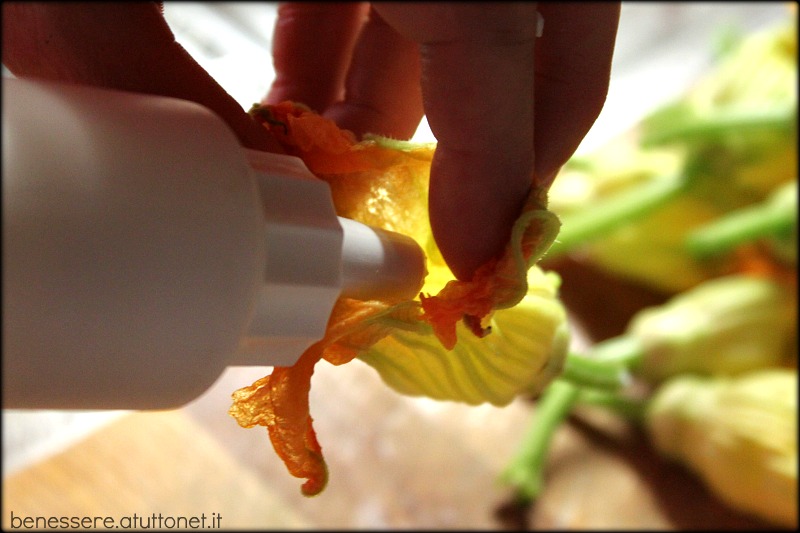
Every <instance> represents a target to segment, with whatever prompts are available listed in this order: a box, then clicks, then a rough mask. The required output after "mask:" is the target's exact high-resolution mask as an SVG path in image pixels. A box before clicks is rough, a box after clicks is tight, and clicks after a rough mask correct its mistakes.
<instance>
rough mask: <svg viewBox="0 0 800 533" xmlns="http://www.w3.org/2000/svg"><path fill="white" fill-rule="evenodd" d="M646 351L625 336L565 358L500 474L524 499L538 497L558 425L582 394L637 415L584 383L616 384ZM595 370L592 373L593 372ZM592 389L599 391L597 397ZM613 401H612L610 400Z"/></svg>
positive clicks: (617, 399) (612, 396) (632, 406)
mask: <svg viewBox="0 0 800 533" xmlns="http://www.w3.org/2000/svg"><path fill="white" fill-rule="evenodd" d="M643 353H644V350H643V348H642V346H641V344H640V343H639V342H638V341H637V340H636V339H633V338H629V337H626V336H620V337H615V338H612V339H608V340H606V341H603V342H601V343H598V344H596V345H595V346H594V348H593V349H592V351H591V357H587V356H581V355H577V354H570V355H569V356H568V357H567V362H566V363H565V373H564V374H563V375H562V377H560V378H559V379H556V380H555V381H553V382H552V383H551V384H550V385H549V386H548V387H547V388H546V389H545V391H544V393H543V394H542V396H541V397H540V398H539V401H538V402H537V404H536V411H535V413H534V419H533V421H532V423H531V424H530V425H529V426H528V429H527V431H526V433H525V435H523V439H522V443H521V444H520V446H519V448H518V451H517V453H516V455H515V456H514V457H513V458H512V460H511V461H510V463H509V465H508V467H507V468H506V469H505V471H504V472H503V474H502V475H501V479H502V480H503V481H504V482H505V483H507V484H509V485H511V486H512V487H513V488H514V489H515V491H516V493H517V496H518V498H519V499H520V500H521V501H523V502H530V501H532V500H534V499H535V498H536V497H537V496H538V495H539V493H540V492H541V489H542V481H543V478H544V465H545V460H546V459H547V453H548V451H549V450H550V445H551V443H552V440H553V436H554V434H555V432H556V430H557V429H558V426H559V425H560V424H561V423H562V422H563V421H564V420H565V419H566V418H567V416H568V415H569V413H570V411H572V408H573V407H574V406H575V404H576V403H577V402H578V401H579V399H580V398H584V397H585V398H586V399H587V400H586V401H588V402H594V403H596V404H600V403H601V400H604V401H605V405H606V406H607V407H609V408H613V409H614V410H615V411H617V412H620V413H624V414H625V416H626V418H628V419H634V420H635V419H636V416H637V414H636V405H635V404H633V403H625V401H624V399H623V398H622V397H619V396H617V395H615V394H613V393H610V392H608V391H607V390H606V391H603V390H598V389H593V388H591V387H588V388H582V386H581V385H579V384H578V383H581V384H582V385H586V384H587V383H589V382H594V383H592V384H593V385H597V386H604V387H611V388H616V387H619V386H620V385H622V384H623V383H624V382H625V380H626V379H627V377H628V368H630V367H632V366H635V365H636V364H638V363H639V361H640V360H641V358H642V356H643ZM592 372H597V376H595V377H592V376H591V373H592ZM589 391H593V392H595V393H596V394H594V396H593V395H592V394H590V392H589ZM612 400H613V401H612Z"/></svg>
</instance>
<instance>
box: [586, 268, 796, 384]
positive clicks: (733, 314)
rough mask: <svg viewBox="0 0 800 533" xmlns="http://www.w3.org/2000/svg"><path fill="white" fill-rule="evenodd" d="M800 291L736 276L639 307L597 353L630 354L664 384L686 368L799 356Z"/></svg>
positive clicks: (724, 368)
mask: <svg viewBox="0 0 800 533" xmlns="http://www.w3.org/2000/svg"><path fill="white" fill-rule="evenodd" d="M796 306H797V296H796V293H795V291H794V290H789V289H787V288H786V287H785V286H783V285H782V284H780V283H778V282H777V281H775V280H773V279H770V278H764V277H755V276H745V275H730V276H725V277H721V278H714V279H712V280H708V281H705V282H703V283H701V284H700V285H698V286H696V287H694V288H693V289H690V290H689V291H686V292H683V293H680V294H678V295H677V296H674V297H673V298H672V299H671V300H669V301H667V302H666V303H665V304H663V305H660V306H656V307H649V308H645V309H642V310H641V311H639V312H638V313H637V314H636V315H634V317H633V318H632V319H631V321H630V323H629V325H628V329H627V331H626V333H625V334H624V335H622V336H620V337H615V338H612V339H609V340H606V341H603V342H600V343H598V344H597V345H595V347H594V348H593V350H592V354H593V355H594V356H597V357H603V358H604V359H614V358H616V359H618V360H623V359H624V360H626V361H628V362H629V364H630V365H631V366H632V367H633V368H634V369H635V371H636V373H637V374H638V375H640V376H641V377H643V378H645V379H646V380H648V381H650V382H658V381H661V380H664V379H667V378H669V377H672V376H675V375H677V374H682V373H699V374H713V375H735V374H740V373H743V372H747V371H750V370H754V369H758V368H765V367H773V366H781V365H784V364H786V363H787V362H789V361H790V360H793V359H795V358H796V343H797V333H796V328H797V308H796Z"/></svg>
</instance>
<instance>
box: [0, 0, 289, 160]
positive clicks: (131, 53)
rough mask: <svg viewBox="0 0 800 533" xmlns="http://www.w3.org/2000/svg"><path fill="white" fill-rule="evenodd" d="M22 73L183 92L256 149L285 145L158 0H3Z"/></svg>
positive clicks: (9, 56)
mask: <svg viewBox="0 0 800 533" xmlns="http://www.w3.org/2000/svg"><path fill="white" fill-rule="evenodd" d="M3 63H4V64H5V65H6V66H7V67H8V69H9V70H10V71H11V72H12V73H13V74H15V75H17V76H20V77H37V78H44V79H48V80H53V81H64V82H72V83H80V84H85V85H94V86H98V87H107V88H113V89H119V90H126V91H132V92H140V93H147V94H157V95H163V96H172V97H176V98H182V99H185V100H190V101H193V102H197V103H199V104H202V105H204V106H206V107H208V108H209V109H211V110H212V111H214V112H215V113H217V114H218V115H219V116H220V117H221V118H222V119H223V120H224V121H225V122H226V123H227V124H228V125H229V126H230V127H231V129H232V130H233V131H234V133H235V134H236V135H237V137H238V138H239V140H240V142H241V143H242V144H243V145H245V146H247V147H250V148H255V149H260V150H268V151H276V152H280V151H282V150H281V148H280V146H279V144H278V143H277V142H276V141H275V140H274V139H273V138H272V136H271V135H270V134H269V132H268V131H267V130H266V129H264V128H263V127H261V126H259V125H258V124H257V123H256V122H255V121H253V120H252V119H251V118H250V117H249V116H248V115H247V113H246V112H245V111H244V110H243V109H242V108H241V106H240V105H239V104H238V103H237V102H236V101H235V100H234V99H233V98H232V97H231V96H230V95H229V94H228V93H227V92H225V90H224V89H223V88H222V87H221V86H220V85H219V84H218V83H217V82H216V81H215V80H214V79H213V78H212V77H211V76H210V75H209V74H208V73H207V72H206V71H205V70H203V69H202V68H201V67H200V66H199V65H198V64H197V62H196V61H194V59H193V58H192V57H191V56H190V55H189V54H188V53H187V52H186V50H184V49H183V47H181V46H180V45H179V44H178V43H177V42H176V41H175V38H174V35H173V34H172V31H171V30H170V29H169V26H168V25H167V23H166V21H165V20H164V18H163V16H162V13H161V10H160V7H159V5H158V4H156V3H124V2H123V3H108V4H106V3H99V2H98V3H60V2H42V3H35V2H30V3H29V2H20V3H5V2H4V3H3Z"/></svg>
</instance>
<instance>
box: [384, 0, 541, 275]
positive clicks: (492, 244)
mask: <svg viewBox="0 0 800 533" xmlns="http://www.w3.org/2000/svg"><path fill="white" fill-rule="evenodd" d="M375 9H377V10H378V11H379V12H380V13H381V16H383V17H384V19H385V20H387V21H388V22H390V23H391V24H392V25H393V26H394V27H395V28H397V29H398V31H400V33H402V34H404V35H406V36H407V37H409V38H411V39H413V40H415V41H416V42H419V43H420V54H421V66H422V83H423V86H422V93H423V100H424V105H425V113H426V115H427V117H428V123H429V125H430V127H431V131H432V132H433V134H434V135H435V137H436V139H437V142H438V145H437V148H436V152H435V155H434V160H433V163H432V167H431V183H430V196H429V207H430V220H431V228H432V230H433V234H434V238H435V239H436V242H437V245H438V246H439V249H440V251H441V252H442V255H443V257H444V258H445V260H446V261H447V263H448V265H449V266H450V268H451V270H452V271H453V273H454V274H455V275H456V277H458V278H460V279H468V278H470V277H471V276H472V274H473V272H474V271H475V269H476V268H477V267H478V266H480V265H482V264H483V263H485V262H487V261H488V260H490V259H491V258H493V257H495V256H496V255H498V254H499V253H500V252H501V251H502V249H503V247H504V246H505V244H506V243H507V242H508V239H509V236H510V230H511V226H512V224H513V222H514V221H515V220H516V218H517V217H518V215H519V213H520V210H521V208H522V205H523V203H524V201H525V199H526V198H527V195H528V192H529V190H530V187H531V183H532V177H533V164H534V131H533V128H534V120H533V119H534V116H533V111H534V110H533V98H532V96H533V94H532V91H533V87H534V41H535V39H536V4H534V3H491V4H480V3H476V4H466V3H441V4H440V3H422V4H395V3H388V4H376V5H375Z"/></svg>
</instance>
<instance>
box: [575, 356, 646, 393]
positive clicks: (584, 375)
mask: <svg viewBox="0 0 800 533" xmlns="http://www.w3.org/2000/svg"><path fill="white" fill-rule="evenodd" d="M560 377H561V378H562V379H565V380H566V381H569V382H570V383H572V384H573V385H576V386H579V387H583V386H586V387H599V388H602V389H619V388H622V387H624V386H626V385H628V384H629V383H630V381H631V376H630V372H628V369H627V368H626V367H625V366H624V365H623V364H620V363H618V362H613V361H612V362H609V361H601V360H598V359H595V358H593V357H586V356H584V355H580V354H576V353H570V354H569V355H568V356H567V358H566V360H565V362H564V370H563V371H562V373H561V376H560Z"/></svg>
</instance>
